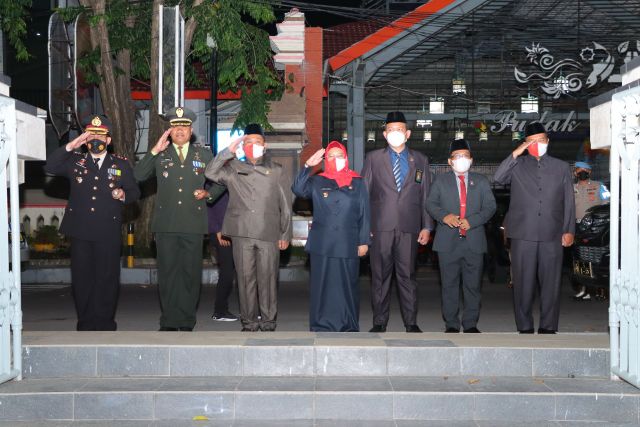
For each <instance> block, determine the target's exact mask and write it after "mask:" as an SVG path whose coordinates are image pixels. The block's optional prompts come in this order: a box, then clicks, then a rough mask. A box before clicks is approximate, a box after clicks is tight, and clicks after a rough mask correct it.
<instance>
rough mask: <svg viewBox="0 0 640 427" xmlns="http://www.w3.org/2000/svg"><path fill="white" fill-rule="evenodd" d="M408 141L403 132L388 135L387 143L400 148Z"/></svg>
mask: <svg viewBox="0 0 640 427" xmlns="http://www.w3.org/2000/svg"><path fill="white" fill-rule="evenodd" d="M406 140H407V139H406V138H405V136H404V133H402V132H398V131H393V132H389V133H388V134H387V142H388V143H389V145H390V146H392V147H400V146H401V145H402V144H404V143H405V142H406Z"/></svg>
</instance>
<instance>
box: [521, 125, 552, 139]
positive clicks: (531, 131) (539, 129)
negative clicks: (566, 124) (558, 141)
mask: <svg viewBox="0 0 640 427" xmlns="http://www.w3.org/2000/svg"><path fill="white" fill-rule="evenodd" d="M539 133H547V130H546V129H545V128H544V125H543V124H542V123H540V122H533V123H529V124H528V125H527V127H526V128H525V129H524V136H525V138H526V137H527V136H531V135H537V134H539Z"/></svg>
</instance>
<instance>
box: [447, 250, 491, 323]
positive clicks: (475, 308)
mask: <svg viewBox="0 0 640 427" xmlns="http://www.w3.org/2000/svg"><path fill="white" fill-rule="evenodd" d="M438 263H439V265H440V279H441V282H442V318H443V319H444V323H445V326H446V327H447V328H455V329H460V283H461V281H462V298H463V303H464V309H463V310H462V328H463V329H469V328H475V327H476V326H477V325H478V319H479V317H480V295H481V283H482V267H483V264H484V255H483V254H481V253H477V252H473V251H471V250H470V248H469V244H468V242H467V240H466V239H460V241H459V242H458V244H457V245H456V247H455V249H454V250H453V251H451V252H438Z"/></svg>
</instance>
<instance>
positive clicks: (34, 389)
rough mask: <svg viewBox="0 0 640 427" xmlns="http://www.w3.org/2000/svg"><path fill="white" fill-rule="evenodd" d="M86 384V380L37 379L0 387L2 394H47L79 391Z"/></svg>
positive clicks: (5, 384) (14, 382) (12, 382)
mask: <svg viewBox="0 0 640 427" xmlns="http://www.w3.org/2000/svg"><path fill="white" fill-rule="evenodd" d="M86 383H87V379H86V378H39V379H26V380H22V381H10V382H8V383H4V384H2V385H0V395H1V394H2V393H49V392H58V393H60V392H72V391H77V390H80V389H81V388H82V387H83V386H84V385H85V384H86Z"/></svg>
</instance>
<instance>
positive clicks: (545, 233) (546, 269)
mask: <svg viewBox="0 0 640 427" xmlns="http://www.w3.org/2000/svg"><path fill="white" fill-rule="evenodd" d="M525 135H526V139H525V141H524V142H523V143H522V144H521V145H520V146H519V147H518V148H516V149H515V150H514V151H513V153H511V154H510V155H509V157H507V158H506V159H505V160H504V161H503V162H502V163H501V164H500V166H499V167H498V170H497V171H496V173H495V176H494V180H495V181H496V182H497V183H499V184H511V201H510V203H509V211H508V212H507V216H506V218H505V231H506V235H507V237H508V238H511V263H512V270H513V300H514V308H515V317H516V326H517V328H518V331H520V333H522V334H532V333H533V331H534V328H533V326H534V325H533V316H532V314H531V308H532V306H533V301H534V299H535V294H536V290H537V289H538V283H539V288H540V324H539V326H538V333H539V334H555V333H556V331H557V330H558V317H559V313H560V310H559V308H560V307H559V298H560V283H561V280H562V252H563V249H562V247H563V246H564V247H568V246H571V245H572V244H573V236H574V233H575V226H576V213H575V212H576V211H575V202H574V197H573V177H572V175H571V168H570V166H569V164H568V163H566V162H563V161H562V160H559V159H556V158H554V157H551V156H549V155H548V154H546V152H547V147H548V145H549V137H548V136H547V132H546V130H545V128H544V126H543V125H542V124H541V123H537V122H536V123H531V124H529V125H527V127H526V130H525ZM525 150H527V151H528V152H529V154H528V155H522V154H523V153H524V151H525ZM536 276H537V278H536Z"/></svg>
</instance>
